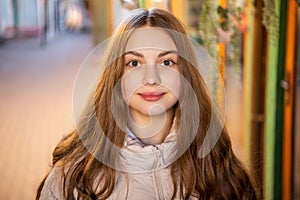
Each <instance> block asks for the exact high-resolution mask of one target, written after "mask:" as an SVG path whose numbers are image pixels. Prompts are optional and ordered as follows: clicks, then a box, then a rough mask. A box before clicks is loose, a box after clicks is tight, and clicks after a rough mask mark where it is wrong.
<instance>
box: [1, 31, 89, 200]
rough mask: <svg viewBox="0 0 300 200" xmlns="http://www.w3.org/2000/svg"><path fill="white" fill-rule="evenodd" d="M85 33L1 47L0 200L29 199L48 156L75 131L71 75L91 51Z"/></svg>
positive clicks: (32, 194)
mask: <svg viewBox="0 0 300 200" xmlns="http://www.w3.org/2000/svg"><path fill="white" fill-rule="evenodd" d="M91 41H92V40H91V38H90V36H89V35H88V34H79V33H77V34H71V33H62V34H61V35H59V36H57V37H56V38H54V39H52V40H51V41H50V42H49V43H48V44H47V45H46V46H44V47H43V48H41V47H40V41H39V39H38V38H35V39H18V40H11V41H7V42H6V43H5V44H4V45H2V46H0V95H1V104H0V138H1V145H0V158H1V162H0V179H1V181H0V199H6V200H10V199H13V200H15V199H22V200H27V199H28V200H29V199H34V195H35V193H36V188H37V186H38V184H39V182H40V181H41V180H42V178H43V176H44V175H46V173H47V171H48V170H49V169H50V168H49V165H50V163H51V152H52V151H53V149H54V147H55V145H56V144H57V142H58V141H59V139H61V137H62V136H63V135H65V134H66V133H68V132H69V131H70V130H72V129H73V128H74V123H73V113H72V92H73V83H74V80H75V77H76V73H77V70H78V68H79V67H80V64H81V63H82V61H83V60H84V58H85V57H86V56H87V55H88V53H89V52H90V50H91V48H92V44H91Z"/></svg>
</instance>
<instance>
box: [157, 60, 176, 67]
mask: <svg viewBox="0 0 300 200" xmlns="http://www.w3.org/2000/svg"><path fill="white" fill-rule="evenodd" d="M174 64H176V63H175V62H174V61H173V60H164V61H163V62H162V63H160V65H163V66H168V67H170V66H172V65H174Z"/></svg>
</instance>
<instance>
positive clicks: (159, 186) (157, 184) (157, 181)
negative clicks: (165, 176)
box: [153, 145, 164, 200]
mask: <svg viewBox="0 0 300 200" xmlns="http://www.w3.org/2000/svg"><path fill="white" fill-rule="evenodd" d="M153 147H155V152H156V153H155V155H156V166H157V164H158V162H160V158H161V151H160V149H159V148H158V147H157V146H155V145H153ZM154 179H155V187H156V190H157V192H158V199H159V200H164V193H163V187H162V184H161V180H160V177H159V174H158V170H157V169H155V170H154Z"/></svg>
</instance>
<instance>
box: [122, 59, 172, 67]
mask: <svg viewBox="0 0 300 200" xmlns="http://www.w3.org/2000/svg"><path fill="white" fill-rule="evenodd" d="M166 61H169V62H171V64H170V65H164V64H163V63H164V62H166ZM133 62H138V65H137V66H132V63H133ZM176 64H177V63H176V62H175V61H173V60H172V59H165V60H163V61H162V62H161V63H160V64H159V65H161V66H168V67H170V66H172V65H176ZM126 66H130V67H139V66H142V64H141V63H140V62H139V61H138V60H136V59H134V60H130V61H129V62H127V63H126Z"/></svg>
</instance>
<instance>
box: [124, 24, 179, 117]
mask: <svg viewBox="0 0 300 200" xmlns="http://www.w3.org/2000/svg"><path fill="white" fill-rule="evenodd" d="M177 62H178V55H177V48H176V46H175V44H174V42H173V41H172V39H171V37H170V36H169V35H168V34H167V33H166V32H164V31H163V30H161V29H159V28H153V27H145V28H138V29H136V30H135V31H134V32H133V33H132V34H131V36H130V38H129V40H128V43H127V45H126V50H125V54H124V73H123V77H122V93H123V98H124V100H125V101H126V103H127V104H128V105H129V109H130V113H131V115H135V116H139V115H146V116H157V115H162V114H165V113H166V112H167V111H170V110H172V109H173V107H174V105H175V104H176V103H177V101H178V97H179V95H180V94H179V93H180V82H181V81H180V73H179V70H178V69H179V68H178V65H177Z"/></svg>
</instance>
